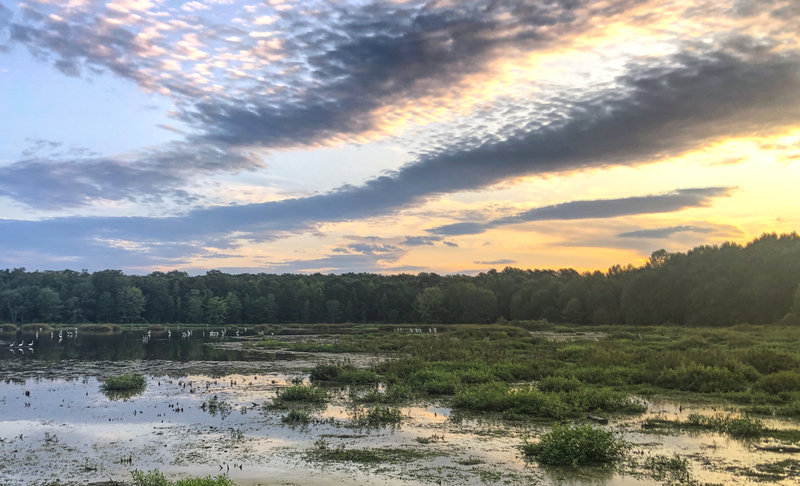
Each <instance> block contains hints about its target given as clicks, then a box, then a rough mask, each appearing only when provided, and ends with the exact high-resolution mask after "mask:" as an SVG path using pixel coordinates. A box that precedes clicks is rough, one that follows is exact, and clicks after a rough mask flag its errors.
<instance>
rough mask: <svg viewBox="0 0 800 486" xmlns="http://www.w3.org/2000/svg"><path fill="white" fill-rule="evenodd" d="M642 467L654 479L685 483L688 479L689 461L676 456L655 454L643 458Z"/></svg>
mask: <svg viewBox="0 0 800 486" xmlns="http://www.w3.org/2000/svg"><path fill="white" fill-rule="evenodd" d="M643 466H644V469H645V470H646V471H648V473H649V475H650V477H652V478H653V479H655V480H656V481H669V482H670V483H678V484H686V483H688V482H689V481H690V477H689V461H687V460H686V459H683V458H680V457H678V456H672V457H669V456H665V455H661V454H659V455H655V456H650V457H648V458H647V459H645V460H644V465H643Z"/></svg>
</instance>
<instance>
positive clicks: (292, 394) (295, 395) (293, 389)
mask: <svg viewBox="0 0 800 486" xmlns="http://www.w3.org/2000/svg"><path fill="white" fill-rule="evenodd" d="M327 401H328V393H327V392H326V391H325V389H324V388H320V387H318V386H315V385H292V386H287V387H286V388H283V389H281V390H280V391H278V395H277V396H276V397H275V402H278V403H279V402H308V403H325V402H327Z"/></svg>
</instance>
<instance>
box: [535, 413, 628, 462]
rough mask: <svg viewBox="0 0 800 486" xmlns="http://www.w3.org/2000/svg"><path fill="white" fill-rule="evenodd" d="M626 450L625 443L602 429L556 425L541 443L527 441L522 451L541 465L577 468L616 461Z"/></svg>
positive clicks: (587, 426)
mask: <svg viewBox="0 0 800 486" xmlns="http://www.w3.org/2000/svg"><path fill="white" fill-rule="evenodd" d="M626 448H627V444H626V443H625V441H623V440H622V439H619V438H617V437H615V436H614V434H613V433H611V432H608V431H606V430H603V429H601V428H598V427H593V426H591V425H577V426H568V425H559V424H556V425H554V426H553V430H552V431H550V432H548V433H546V434H544V435H543V436H542V437H540V438H539V441H538V442H527V441H526V442H525V443H524V444H523V445H522V452H523V454H524V455H525V456H526V457H531V458H535V459H536V460H537V461H539V462H540V463H542V464H548V465H558V466H573V467H574V466H583V465H589V464H595V465H600V464H609V463H612V462H615V461H617V460H619V459H621V458H622V456H623V454H624V452H625V449H626Z"/></svg>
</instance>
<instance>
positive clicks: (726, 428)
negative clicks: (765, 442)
mask: <svg viewBox="0 0 800 486" xmlns="http://www.w3.org/2000/svg"><path fill="white" fill-rule="evenodd" d="M687 424H688V425H689V426H690V427H692V426H694V427H698V428H704V429H708V430H713V431H715V432H719V433H721V434H727V435H729V436H731V437H733V438H735V439H746V438H756V437H761V436H762V435H763V433H764V424H763V423H762V422H761V421H760V420H758V419H752V418H750V417H721V416H714V417H706V416H703V415H699V414H691V415H689V419H688V420H687Z"/></svg>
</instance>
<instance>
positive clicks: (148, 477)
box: [131, 469, 236, 486]
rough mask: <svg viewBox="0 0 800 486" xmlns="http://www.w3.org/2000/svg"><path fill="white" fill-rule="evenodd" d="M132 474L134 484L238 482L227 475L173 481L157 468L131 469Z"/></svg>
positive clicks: (224, 485) (217, 485) (219, 485)
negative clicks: (146, 469)
mask: <svg viewBox="0 0 800 486" xmlns="http://www.w3.org/2000/svg"><path fill="white" fill-rule="evenodd" d="M131 476H132V479H133V486H236V483H234V482H233V481H232V480H231V479H230V478H228V477H227V476H225V475H219V476H217V477H211V476H207V477H204V478H187V479H179V480H178V481H174V482H173V481H169V480H167V478H166V477H165V476H164V474H163V473H162V472H161V471H159V470H157V469H154V470H152V471H148V472H144V471H139V470H138V469H137V470H133V471H131Z"/></svg>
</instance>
